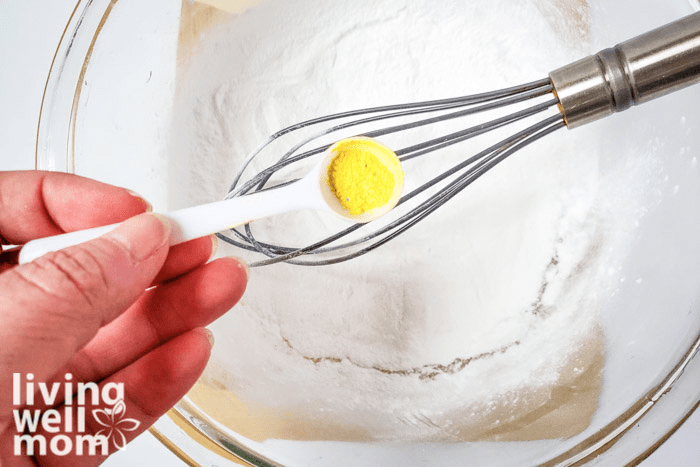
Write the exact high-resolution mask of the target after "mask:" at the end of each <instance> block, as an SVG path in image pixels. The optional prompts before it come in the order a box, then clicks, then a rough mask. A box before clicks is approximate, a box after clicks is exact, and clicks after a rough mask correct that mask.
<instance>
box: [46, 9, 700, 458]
mask: <svg viewBox="0 0 700 467" xmlns="http://www.w3.org/2000/svg"><path fill="white" fill-rule="evenodd" d="M532 1H533V2H534V3H535V4H537V6H538V7H539V8H540V9H541V11H547V9H548V8H552V6H553V5H555V4H556V2H551V1H548V0H532ZM264 3H265V2H262V1H252V0H218V1H214V0H207V1H194V2H192V1H190V0H153V1H150V2H135V1H130V0H90V1H88V0H81V1H79V2H78V3H77V5H76V7H75V10H74V12H73V15H72V17H71V19H70V21H69V24H68V25H67V27H66V30H65V33H64V35H63V37H62V39H61V42H60V44H59V45H58V48H57V52H56V56H55V59H54V63H53V65H52V68H51V71H50V74H49V76H48V80H47V86H46V91H45V96H44V100H43V104H42V110H41V116H40V121H39V127H38V134H37V150H36V166H37V168H38V169H47V170H61V171H68V172H75V173H78V174H80V175H84V176H88V177H93V178H96V179H99V180H102V181H105V182H109V183H113V184H117V185H121V186H126V187H128V188H130V189H132V190H134V191H136V192H138V193H140V194H142V195H143V196H145V197H146V198H147V199H149V200H150V201H151V202H152V203H153V205H154V207H155V209H156V210H158V211H164V210H169V209H173V208H179V207H182V206H184V205H187V204H192V203H194V202H204V201H212V200H214V199H216V197H217V196H218V197H221V196H222V195H223V193H218V192H216V190H213V191H212V192H211V193H209V192H207V191H206V190H205V192H204V193H205V194H204V195H202V196H203V197H202V199H195V198H193V197H192V196H190V195H189V192H190V191H189V190H190V187H191V186H200V187H201V186H206V187H208V186H209V185H210V181H212V180H217V181H218V180H221V179H222V177H223V178H224V179H226V176H225V174H224V175H222V174H221V173H218V172H217V170H216V167H215V165H212V166H211V173H209V174H207V173H206V167H207V165H206V163H205V164H204V167H205V169H204V178H202V172H198V177H199V178H197V177H194V176H193V174H192V172H191V171H190V166H192V165H194V164H196V163H200V164H201V161H195V160H194V158H195V156H194V155H192V156H188V155H187V154H186V153H185V154H183V153H182V152H181V151H175V150H174V148H173V141H182V138H185V139H187V138H188V137H190V136H192V135H188V134H187V130H185V131H183V133H184V134H175V130H174V128H179V127H176V126H174V124H173V122H174V121H177V119H178V117H179V116H181V115H182V114H183V113H187V112H188V110H187V107H186V105H185V104H183V102H182V99H181V96H182V94H183V93H184V92H185V91H184V90H183V89H185V88H186V87H187V86H190V87H192V86H195V87H196V85H197V77H198V76H201V78H202V80H203V79H204V77H205V76H208V74H209V73H210V70H209V69H207V68H201V69H198V68H196V66H197V64H198V63H200V62H198V61H197V59H198V57H199V55H201V54H202V53H203V50H204V47H205V46H204V45H202V44H203V43H205V42H206V37H207V34H209V32H210V31H212V30H214V29H215V28H217V27H218V26H221V25H230V24H231V23H232V22H233V21H238V23H236V24H241V25H243V24H245V21H241V19H243V20H245V18H246V17H245V15H246V14H247V12H249V11H251V10H250V9H251V8H258V7H260V6H261V5H259V4H264ZM561 3H562V4H565V5H569V6H570V7H571V8H569V9H566V8H565V9H563V10H562V11H560V13H561V15H562V16H560V19H563V22H562V23H561V24H559V25H558V26H557V27H555V28H554V29H557V28H558V29H559V30H560V32H561V33H562V35H561V37H562V39H561V40H576V34H574V33H572V32H571V30H572V27H573V26H572V25H577V27H583V28H584V29H585V31H586V33H585V35H586V37H587V40H590V44H589V46H590V49H591V50H590V52H594V51H597V50H600V49H602V48H604V47H608V46H611V45H614V44H615V43H617V42H620V41H622V40H625V39H628V38H630V37H632V36H634V35H636V34H639V33H642V32H644V31H646V30H649V29H651V28H653V27H656V26H659V25H661V24H664V23H666V22H670V21H672V20H674V19H677V18H679V17H681V16H683V15H685V14H689V13H691V12H692V11H694V10H697V9H698V2H697V1H695V0H692V1H690V2H688V1H687V0H677V1H665V2H660V1H652V0H635V1H632V0H624V1H623V0H615V1H612V0H611V1H604V0H590V5H588V2H586V1H585V0H571V1H569V2H561ZM494 5H495V6H493V8H499V5H502V4H501V3H499V2H494ZM435 8H441V7H437V6H436V7H435ZM503 14H506V15H507V14H508V12H507V11H504V12H503ZM270 15H271V16H270V25H271V27H276V26H275V25H279V24H282V23H283V22H284V18H280V17H276V16H275V13H274V11H273V12H271V13H270ZM311 21H313V18H312V19H311ZM500 33H501V34H504V33H503V32H500ZM507 34H508V32H506V33H505V35H507ZM264 35H265V31H253V32H251V34H250V35H249V36H246V35H245V34H243V35H241V37H244V38H245V37H248V38H249V39H248V40H255V38H256V37H264ZM210 45H211V44H210ZM235 46H236V47H240V48H242V49H244V48H245V47H247V46H248V45H247V44H246V42H245V40H242V41H241V43H240V44H236V45H235ZM222 56H223V57H225V56H226V55H225V51H222ZM559 65H563V63H561V64H559ZM331 71H332V70H330V69H329V70H328V73H330V72H331ZM541 71H542V76H545V75H546V73H547V72H548V71H550V70H541ZM507 72H508V70H504V74H507ZM185 76H187V77H188V78H187V80H186V81H185V79H184V77H185ZM193 77H194V78H193ZM539 77H541V76H537V77H535V78H539ZM261 79H264V77H261ZM193 83H194V84H193ZM512 84H516V83H512ZM273 88H274V83H273ZM279 90H280V95H282V94H283V93H284V92H288V88H285V83H282V82H280V83H279ZM481 90H486V89H481ZM474 91H475V90H474V89H467V91H466V92H467V93H469V92H474ZM241 92H247V91H244V90H241ZM299 92H302V93H303V95H304V96H305V97H304V98H305V99H309V98H313V92H309V90H304V89H303V88H302V89H301V90H300V91H299ZM428 97H432V98H441V97H449V96H444V95H442V94H440V95H437V96H435V95H434V96H428ZM271 98H274V96H270V95H266V96H265V99H271ZM699 101H700V86H695V87H692V88H689V89H686V90H683V91H681V92H679V93H676V94H674V95H670V96H667V97H664V98H663V99H660V100H657V101H654V102H650V103H648V104H645V105H644V106H642V107H639V108H634V109H631V110H629V111H627V112H625V113H624V114H622V115H620V116H615V117H613V118H610V119H607V120H605V121H602V122H598V123H595V124H594V125H591V126H590V127H585V128H581V129H580V130H579V129H577V130H575V131H576V132H580V133H579V136H578V138H579V139H578V140H577V141H584V142H587V144H589V145H590V146H592V147H595V148H596V150H597V151H598V152H599V153H601V154H603V155H604V156H607V157H609V159H610V160H611V161H612V160H615V156H616V154H617V152H619V151H620V150H621V149H620V148H627V149H629V148H632V149H633V150H638V151H639V153H640V154H652V155H653V156H654V158H655V160H656V162H657V165H656V166H655V167H656V168H657V169H658V172H657V173H655V174H653V177H652V179H653V180H654V181H655V183H656V185H654V188H653V190H652V192H653V193H652V195H653V196H652V198H653V200H651V199H650V201H649V203H648V205H647V206H644V216H643V217H641V221H640V223H639V225H638V226H637V228H636V233H635V235H634V236H633V237H632V238H631V240H630V245H629V251H628V253H626V254H625V255H624V258H621V260H620V265H619V270H618V271H616V274H618V275H619V277H620V281H619V284H618V285H617V286H616V287H615V288H614V290H612V291H611V292H610V293H609V296H607V298H606V300H605V301H604V304H603V306H602V308H603V309H602V312H601V314H600V322H599V323H598V324H599V329H600V333H599V334H598V335H599V336H600V339H601V340H600V341H595V342H596V344H595V345H599V347H596V348H597V349H598V350H597V352H598V353H597V354H596V355H599V356H600V357H601V359H600V360H599V361H598V366H597V367H596V366H595V364H591V366H590V368H589V370H590V371H592V372H593V373H594V374H595V375H598V377H599V378H598V379H597V380H596V381H595V382H594V385H595V391H596V397H595V400H594V403H593V404H592V405H591V406H590V407H589V409H583V408H581V407H578V408H577V407H576V404H573V405H568V406H567V405H566V404H563V406H562V407H568V409H569V410H570V412H568V414H569V415H568V416H569V417H570V418H568V419H567V416H566V412H564V413H562V412H557V413H555V415H556V416H557V417H558V420H559V424H558V425H557V424H552V425H553V426H554V428H552V429H551V430H550V432H549V433H548V434H547V435H546V436H544V435H541V434H538V433H539V431H538V430H541V428H542V427H541V425H540V426H539V428H536V426H537V423H535V422H536V421H537V420H530V422H528V423H525V424H523V425H522V426H521V427H520V429H519V431H518V432H517V435H513V434H512V433H510V436H508V432H500V434H499V435H491V436H485V435H484V436H474V439H471V440H466V441H464V440H463V441H454V440H452V441H451V442H441V441H436V440H434V439H424V440H421V439H411V440H402V439H388V440H387V439H385V440H377V439H348V438H352V436H349V437H348V436H346V437H345V438H344V437H343V436H340V435H338V434H337V433H338V432H342V428H343V420H342V419H337V420H333V422H334V423H335V425H336V427H335V430H336V431H335V432H334V433H331V434H330V435H329V434H328V433H325V434H324V430H325V429H326V428H328V425H327V424H322V425H320V427H316V428H314V427H313V426H311V427H309V424H311V425H313V423H314V422H313V420H310V419H308V418H304V417H302V416H300V417H299V418H298V419H297V420H295V419H294V416H291V417H290V416H289V414H286V415H283V414H282V411H279V412H276V411H275V410H274V409H270V410H267V412H265V413H264V416H263V415H261V413H262V412H255V411H254V410H252V408H251V407H246V405H245V404H243V403H241V401H240V400H239V399H237V398H236V396H235V395H234V394H233V393H232V391H231V388H230V387H228V386H227V385H226V384H225V383H226V381H231V380H233V381H235V379H236V377H237V376H239V375H235V374H224V375H221V372H222V371H223V372H224V373H226V365H225V364H224V363H225V360H226V355H222V353H221V352H219V353H216V352H215V353H214V355H213V358H212V364H211V365H210V367H209V368H208V369H207V371H206V372H205V374H204V375H203V377H202V380H201V381H200V383H198V385H197V386H196V387H195V388H194V389H193V391H192V393H191V394H190V395H189V396H188V397H186V398H185V399H184V400H183V401H182V402H181V403H180V404H179V405H178V406H177V407H176V408H175V409H174V410H173V411H171V412H170V413H169V415H168V416H167V417H164V418H163V419H161V420H160V421H159V422H158V423H157V424H156V425H155V427H154V428H153V429H152V431H153V433H154V434H155V435H156V436H157V437H158V438H159V439H161V440H162V441H163V442H164V443H165V444H166V445H168V446H169V447H170V448H171V449H172V450H173V451H174V452H175V453H176V454H177V455H179V456H180V457H181V458H182V459H183V460H185V461H186V462H188V463H190V464H191V465H234V464H236V465H237V464H242V465H255V466H267V465H288V466H296V465H318V466H321V465H332V466H340V465H357V464H358V463H361V464H362V465H366V466H371V465H404V466H411V465H480V466H523V465H544V466H570V465H583V464H586V465H616V466H617V465H636V464H637V463H639V462H641V460H643V459H644V458H646V457H647V456H648V455H649V454H650V453H651V452H653V451H654V449H656V447H658V446H659V445H660V444H661V443H662V442H663V441H664V440H665V439H667V438H668V437H669V436H670V435H671V434H672V433H673V432H674V431H675V430H676V429H677V428H678V427H679V426H680V425H681V424H682V423H683V421H684V420H685V419H686V418H687V417H688V416H689V415H690V414H691V413H692V412H693V410H695V409H696V408H697V407H698V405H699V404H700V385H698V381H700V359H699V358H697V357H696V354H697V353H698V349H699V348H700V274H699V273H698V271H700V268H699V267H698V266H700V245H699V244H698V242H697V238H698V236H700V169H698V168H697V158H698V157H700V132H698V131H697V130H696V128H698V127H700V114H698V111H697V106H696V105H695V103H697V102H699ZM222 105H226V103H225V102H224V103H223V104H222ZM183 106H184V107H183ZM327 110H328V111H329V112H332V111H338V110H345V109H337V108H328V109H327ZM190 111H193V110H192V109H190ZM285 117H286V116H279V115H278V116H272V117H271V118H272V119H273V120H274V121H277V120H276V119H279V121H280V125H279V126H280V127H282V126H284V125H286V124H290V123H293V122H294V120H291V121H285V120H284V118H285ZM180 130H182V129H181V128H180ZM565 133H566V131H560V132H559V133H558V135H557V137H558V138H567V137H569V136H568V135H566V134H565ZM192 137H193V136H192ZM198 137H200V138H201V137H202V135H199V136H198ZM206 137H207V135H204V138H205V139H206ZM212 137H213V136H212ZM577 144H578V143H577ZM176 153H177V155H176ZM528 154H529V155H530V157H532V154H531V153H528ZM518 157H521V156H518ZM522 157H526V156H525V155H523V156H522ZM209 177H210V178H211V180H209ZM229 181H230V180H229ZM220 184H221V183H219V185H220ZM213 185H216V184H213ZM205 198H210V199H205ZM255 277H256V272H254V274H253V281H255V280H256V279H255ZM234 313H235V312H234ZM232 326H233V324H232V323H231V322H230V321H227V319H226V318H224V319H222V320H220V321H218V322H217V323H214V324H213V325H212V329H213V331H214V333H215V335H216V339H217V342H218V343H219V345H218V346H215V350H216V349H217V347H219V346H221V345H224V348H226V346H225V342H226V340H227V338H228V336H229V334H231V332H232ZM222 343H224V344H222ZM253 352H254V350H252V349H251V355H252V353H253ZM251 358H252V357H251ZM222 368H223V370H222ZM572 370H576V368H573V369H572ZM594 379H595V378H594ZM272 381H273V383H270V384H273V385H274V379H273V380H272ZM278 389H279V388H278ZM281 389H282V390H284V388H281ZM574 389H575V384H574V385H573V386H568V387H566V388H564V395H566V394H568V392H566V391H574ZM560 395H561V394H560ZM544 405H546V401H545V402H542V403H541V404H540V406H538V407H542V406H544ZM586 410H590V413H586V414H583V415H582V414H581V413H580V412H581V411H584V412H585V411H586ZM256 417H259V419H258V420H256V419H255V418H256ZM535 418H537V417H535ZM581 419H583V420H584V422H583V423H580V420H581ZM567 420H572V424H573V420H578V421H577V426H576V427H570V426H567V423H566V421H567ZM251 424H252V425H253V426H256V427H257V429H263V431H264V430H269V431H268V432H266V434H264V435H262V436H260V437H258V438H259V439H258V438H256V437H255V436H251V435H250V433H251V428H250V426H251ZM275 424H281V425H284V426H283V429H280V428H279V427H277V428H274V427H272V425H275ZM266 425H270V426H267V427H266ZM261 427H262V428H261ZM550 428H551V427H550ZM552 430H554V431H552ZM253 431H254V430H253ZM309 433H310V434H309ZM504 433H505V434H504ZM360 438H361V437H360ZM467 438H468V436H467Z"/></svg>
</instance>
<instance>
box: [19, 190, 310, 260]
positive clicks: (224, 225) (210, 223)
mask: <svg viewBox="0 0 700 467" xmlns="http://www.w3.org/2000/svg"><path fill="white" fill-rule="evenodd" d="M302 181H303V180H300V181H298V182H295V183H292V184H290V185H286V186H284V187H281V188H274V189H269V190H265V191H260V192H256V193H253V194H250V195H246V196H240V197H236V198H231V199H227V200H223V201H215V202H213V203H209V204H203V205H200V206H194V207H190V208H184V209H179V210H177V211H171V212H169V213H166V214H161V215H162V216H164V217H166V218H168V219H169V220H170V225H171V227H170V245H171V246H172V245H177V244H178V243H183V242H186V241H188V240H193V239H195V238H199V237H204V236H206V235H211V234H214V233H217V232H221V231H224V230H227V229H232V228H234V227H236V226H239V225H242V224H247V223H249V222H251V221H253V220H255V219H260V218H263V217H267V216H272V215H275V214H281V213H284V212H289V211H295V210H298V209H303V208H307V207H308V208H318V207H322V205H320V204H318V203H317V202H316V200H315V199H314V198H313V197H311V196H309V191H308V190H306V189H305V188H306V187H304V184H303V183H301V182H302ZM117 226H119V224H118V223H117V224H112V225H105V226H102V227H95V228H92V229H85V230H78V231H76V232H69V233H65V234H61V235H55V236H52V237H45V238H40V239H37V240H32V241H30V242H28V243H27V244H25V245H24V246H23V247H22V250H21V251H20V254H19V263H20V264H24V263H28V262H30V261H33V260H34V259H36V258H38V257H40V256H43V255H44V254H46V253H48V252H50V251H57V250H61V249H63V248H66V247H69V246H73V245H78V244H80V243H83V242H86V241H89V240H92V239H95V238H97V237H100V236H102V235H104V234H106V233H107V232H110V231H112V230H113V229H115V228H116V227H117Z"/></svg>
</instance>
